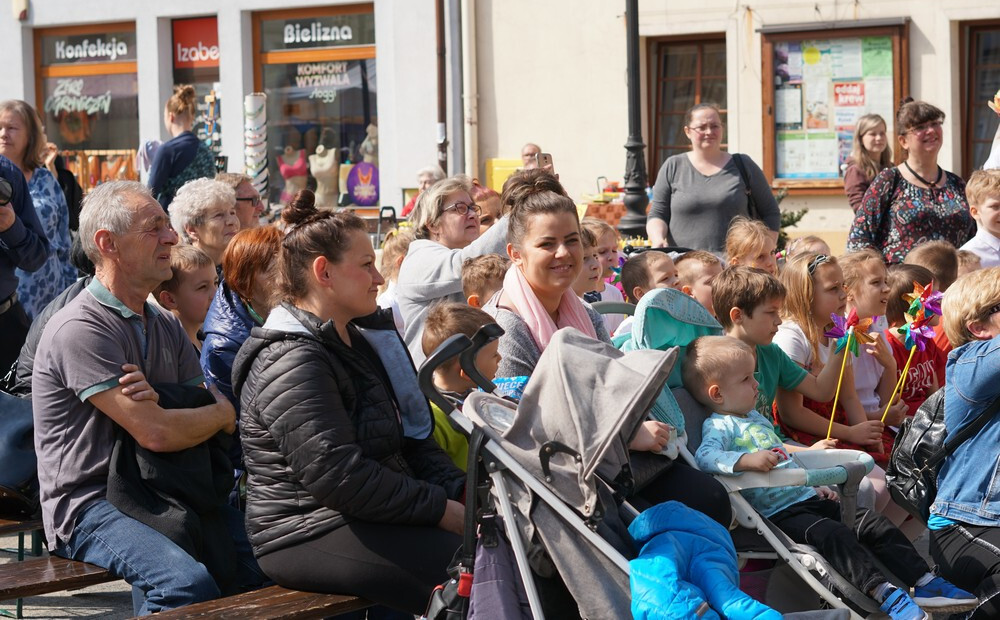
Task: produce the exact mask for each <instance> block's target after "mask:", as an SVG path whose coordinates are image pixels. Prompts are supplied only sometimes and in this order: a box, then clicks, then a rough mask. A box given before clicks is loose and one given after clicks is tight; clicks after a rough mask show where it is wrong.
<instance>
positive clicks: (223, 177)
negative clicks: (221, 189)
mask: <svg viewBox="0 0 1000 620" xmlns="http://www.w3.org/2000/svg"><path fill="white" fill-rule="evenodd" d="M215 180H216V181H218V182H219V183H225V184H226V185H228V186H229V187H231V188H233V191H235V190H236V188H238V187H239V186H240V184H241V183H251V184H252V183H253V179H251V178H250V176H249V175H246V174H241V173H239V172H220V173H219V174H217V175H215Z"/></svg>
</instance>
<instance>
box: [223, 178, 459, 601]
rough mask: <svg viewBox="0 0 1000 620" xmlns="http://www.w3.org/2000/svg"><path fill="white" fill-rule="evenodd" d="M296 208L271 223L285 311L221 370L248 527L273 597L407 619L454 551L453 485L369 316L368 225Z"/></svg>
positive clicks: (415, 395) (409, 384)
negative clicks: (278, 233)
mask: <svg viewBox="0 0 1000 620" xmlns="http://www.w3.org/2000/svg"><path fill="white" fill-rule="evenodd" d="M310 194H311V193H310ZM309 197H311V196H307V200H305V201H295V202H293V203H292V204H290V205H289V206H288V207H286V208H285V210H284V212H283V214H282V217H283V219H285V221H286V223H287V224H289V226H290V227H289V229H288V232H287V233H286V236H285V238H284V240H283V241H282V249H281V253H280V257H279V265H280V272H281V278H280V279H281V282H280V286H281V289H282V291H281V292H282V297H283V298H284V300H285V301H284V302H282V304H281V305H279V306H277V307H276V308H274V309H273V310H272V311H271V313H270V315H268V317H267V321H266V322H265V323H264V326H263V327H256V328H254V329H253V331H252V332H251V335H250V338H249V339H248V340H247V341H246V343H244V345H243V347H242V348H241V349H240V352H239V354H238V355H237V357H236V361H235V363H234V367H233V386H234V388H235V391H236V393H237V394H238V395H239V398H240V403H241V404H242V411H241V416H240V436H241V439H242V442H243V453H244V457H245V459H246V467H247V472H248V474H249V476H248V488H247V530H248V533H249V535H250V541H251V543H252V544H253V547H254V553H255V555H256V556H257V560H258V562H259V563H260V566H261V568H262V569H263V570H264V572H265V573H266V574H267V575H268V576H269V577H270V578H271V579H273V580H274V581H276V582H277V583H279V584H281V585H283V586H286V587H290V588H294V589H300V590H308V591H313V592H334V593H342V594H352V595H357V596H361V597H363V598H367V599H369V600H371V601H374V602H376V603H380V604H383V605H387V606H389V607H393V608H396V609H399V610H402V611H406V612H409V613H414V614H419V613H421V612H422V611H423V609H424V607H425V605H426V603H427V600H428V597H429V596H430V593H431V590H432V589H433V588H434V586H435V584H438V583H441V582H442V581H444V580H445V579H446V572H445V569H446V568H447V566H448V563H449V562H450V560H451V558H452V556H453V554H454V552H455V550H456V549H457V548H458V547H459V545H460V544H461V538H460V536H459V534H460V533H461V530H462V524H463V508H462V505H461V504H460V503H459V502H458V501H457V500H459V499H461V497H462V495H463V493H464V484H465V479H464V474H463V473H462V472H461V471H460V470H458V469H457V468H456V467H455V466H454V465H453V464H452V462H451V460H450V459H449V458H448V456H447V455H445V453H444V452H443V451H441V449H440V448H439V447H438V446H437V444H436V443H434V440H433V439H432V438H431V437H430V434H431V430H432V428H433V422H432V418H431V413H430V409H429V407H428V405H427V401H426V399H424V397H423V396H422V395H421V394H420V390H419V388H418V387H417V381H416V373H415V371H414V368H413V363H412V362H411V361H410V358H409V355H408V353H407V352H406V348H405V347H404V346H403V343H402V341H401V340H400V338H399V336H398V334H397V332H396V329H395V326H394V324H393V320H392V314H391V312H390V311H387V310H381V311H377V310H376V308H377V307H376V304H375V296H376V294H377V289H378V285H379V284H381V283H382V277H381V276H380V275H379V273H378V271H376V269H375V253H374V251H373V250H372V247H371V243H370V242H369V240H368V236H367V231H366V228H365V224H364V223H363V222H362V221H361V220H360V219H359V218H357V217H355V216H354V215H350V214H344V213H337V214H333V213H331V212H326V211H324V212H321V213H317V212H316V209H315V208H314V207H313V205H312V201H311V200H308V198H309Z"/></svg>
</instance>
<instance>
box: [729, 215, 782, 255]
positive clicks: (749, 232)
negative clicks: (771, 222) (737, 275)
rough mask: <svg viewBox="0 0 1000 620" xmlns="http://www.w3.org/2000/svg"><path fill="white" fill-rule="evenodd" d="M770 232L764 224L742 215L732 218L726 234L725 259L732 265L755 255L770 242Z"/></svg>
mask: <svg viewBox="0 0 1000 620" xmlns="http://www.w3.org/2000/svg"><path fill="white" fill-rule="evenodd" d="M770 237H771V230H770V229H769V228H768V227H767V226H765V225H764V222H761V221H759V220H752V219H750V218H748V217H743V216H742V215H740V216H737V217H734V218H733V221H732V222H730V223H729V230H728V231H727V232H726V258H727V259H728V260H729V263H730V264H732V263H733V262H734V261H737V260H739V259H741V258H743V257H745V256H750V255H751V254H755V253H756V252H757V251H758V250H759V249H761V248H763V247H765V246H766V245H767V242H768V241H769V240H770Z"/></svg>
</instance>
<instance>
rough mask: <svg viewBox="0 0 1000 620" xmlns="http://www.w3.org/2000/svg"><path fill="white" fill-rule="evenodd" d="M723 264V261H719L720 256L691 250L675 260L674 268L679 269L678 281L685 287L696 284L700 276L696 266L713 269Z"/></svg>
mask: <svg viewBox="0 0 1000 620" xmlns="http://www.w3.org/2000/svg"><path fill="white" fill-rule="evenodd" d="M721 264H722V261H721V260H719V257H718V256H716V255H715V254H712V253H711V252H706V251H705V250H691V251H690V252H685V253H684V254H681V255H680V256H678V257H677V258H676V259H675V260H674V267H676V268H677V280H678V281H679V282H680V283H681V284H683V285H685V286H691V285H693V284H694V281H695V278H696V277H697V275H698V273H697V272H696V270H695V268H694V267H695V265H702V266H704V267H712V266H714V265H721Z"/></svg>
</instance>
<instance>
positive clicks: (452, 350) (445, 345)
mask: <svg viewBox="0 0 1000 620" xmlns="http://www.w3.org/2000/svg"><path fill="white" fill-rule="evenodd" d="M471 346H472V340H470V339H469V337H468V336H466V335H465V334H455V335H454V336H451V337H449V338H448V339H447V340H445V341H444V342H442V343H441V344H440V345H438V348H436V349H434V352H433V353H431V354H430V355H428V356H427V359H426V360H424V363H423V364H421V365H420V372H418V373H417V382H418V383H419V384H420V391H421V392H423V393H424V396H426V397H427V398H428V399H429V400H430V401H431V402H432V403H434V404H435V405H437V406H438V407H440V408H441V411H443V412H445V413H446V414H447V413H451V412H452V411H454V410H455V406H454V405H453V404H452V403H451V401H449V400H448V399H447V398H445V396H444V394H442V393H441V391H440V390H438V389H437V386H435V385H434V371H435V370H437V369H438V368H439V367H440V366H441V364H444V363H445V362H447V361H448V360H450V359H453V358H455V357H457V356H458V355H460V354H461V353H462V351H465V350H466V349H468V348H469V347H471Z"/></svg>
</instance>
